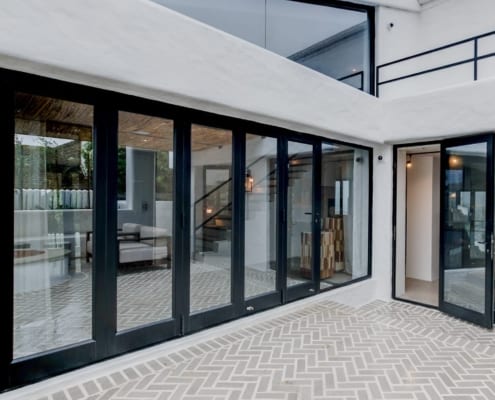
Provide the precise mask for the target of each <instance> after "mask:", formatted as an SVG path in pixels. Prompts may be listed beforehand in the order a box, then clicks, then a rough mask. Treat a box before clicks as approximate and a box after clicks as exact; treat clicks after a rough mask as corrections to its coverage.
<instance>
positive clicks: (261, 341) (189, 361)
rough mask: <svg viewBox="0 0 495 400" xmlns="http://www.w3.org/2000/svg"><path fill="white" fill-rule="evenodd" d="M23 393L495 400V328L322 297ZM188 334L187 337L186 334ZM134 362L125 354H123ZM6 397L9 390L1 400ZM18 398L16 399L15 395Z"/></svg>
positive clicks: (92, 398)
mask: <svg viewBox="0 0 495 400" xmlns="http://www.w3.org/2000/svg"><path fill="white" fill-rule="evenodd" d="M283 309H284V308H282V309H281V311H280V312H279V313H278V314H276V316H274V317H273V318H271V319H269V320H260V321H259V322H258V323H252V324H249V325H242V326H247V327H241V328H237V329H236V328H235V324H230V325H229V326H230V327H231V328H230V329H229V330H228V331H227V332H226V331H222V333H221V334H219V335H217V336H214V337H211V336H210V337H208V338H207V339H206V340H204V341H202V342H201V341H196V342H193V344H191V345H189V346H187V347H182V348H180V347H179V348H178V349H177V350H174V348H173V347H169V350H163V351H161V352H160V351H154V352H152V353H151V352H150V353H149V354H150V355H149V356H148V357H147V358H145V359H140V360H139V361H135V362H132V361H131V362H127V363H126V362H124V361H122V362H121V363H115V364H114V365H115V366H114V369H113V370H112V369H104V370H100V371H103V372H101V373H100V374H98V375H95V376H93V377H92V378H91V379H88V378H87V377H86V378H84V375H82V376H83V377H82V378H80V379H77V374H75V375H73V377H72V378H71V381H70V382H66V383H65V384H63V385H62V384H61V383H59V384H58V385H57V386H56V389H55V388H54V389H53V391H51V392H50V393H49V394H46V393H47V392H43V393H41V392H38V395H36V392H31V393H30V394H28V393H29V392H28V391H25V392H24V394H23V397H22V398H23V399H39V400H68V399H70V400H81V399H84V400H104V399H105V400H125V399H128V400H130V399H156V400H158V399H159V400H163V399H173V400H179V399H184V400H185V399H188V400H193V399H197V400H199V399H211V400H220V399H293V400H296V399H322V400H323V399H325V400H326V399H339V400H351V399H352V400H364V399H370V400H378V399H397V400H398V399H412V400H433V399H435V400H438V399H445V400H447V399H448V400H467V399H470V400H481V399H490V400H492V399H494V398H495V334H494V333H493V331H490V330H486V329H482V328H478V327H476V326H474V325H471V324H468V323H465V322H462V321H459V320H456V319H454V318H451V317H448V316H446V315H445V314H442V313H440V312H438V311H436V310H433V309H427V308H424V307H419V306H414V305H410V304H406V303H400V302H390V303H385V302H380V301H375V302H373V303H370V304H368V305H366V306H364V307H361V308H352V307H349V306H344V305H340V304H337V303H335V302H331V301H328V300H321V301H318V302H313V303H311V304H307V305H305V306H304V307H300V308H298V309H294V308H293V309H292V311H286V312H284V311H283ZM181 340H183V339H181ZM123 360H124V359H123ZM1 397H2V396H0V398H1ZM11 397H12V396H11Z"/></svg>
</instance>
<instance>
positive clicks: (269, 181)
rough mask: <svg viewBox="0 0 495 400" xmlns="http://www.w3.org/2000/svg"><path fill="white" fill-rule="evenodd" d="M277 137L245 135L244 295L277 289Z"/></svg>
mask: <svg viewBox="0 0 495 400" xmlns="http://www.w3.org/2000/svg"><path fill="white" fill-rule="evenodd" d="M277 176H278V169H277V139H275V138H270V137H266V136H258V135H251V134H247V135H246V181H245V192H246V193H245V222H244V224H245V252H244V253H245V256H244V258H245V271H244V274H245V289H244V293H245V298H246V299H248V298H252V297H256V296H260V295H263V294H267V293H273V292H275V291H276V290H277V270H278V264H277V201H278V195H277V190H278V179H277Z"/></svg>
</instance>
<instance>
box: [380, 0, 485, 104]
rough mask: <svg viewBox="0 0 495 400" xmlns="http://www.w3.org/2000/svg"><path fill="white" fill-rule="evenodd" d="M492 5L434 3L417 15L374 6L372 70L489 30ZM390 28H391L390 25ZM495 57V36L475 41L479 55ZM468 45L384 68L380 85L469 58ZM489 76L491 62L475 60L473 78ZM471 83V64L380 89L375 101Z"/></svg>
mask: <svg viewBox="0 0 495 400" xmlns="http://www.w3.org/2000/svg"><path fill="white" fill-rule="evenodd" d="M494 15H495V2H494V1H492V0H476V1H475V2H472V1H466V0H443V1H441V0H436V1H433V2H431V3H429V4H427V5H425V6H423V7H422V9H421V12H417V11H408V10H404V9H397V8H390V7H378V8H377V18H376V19H377V25H376V38H377V41H376V65H380V64H383V63H387V62H390V61H394V60H397V59H400V58H403V57H407V56H411V55H413V54H416V53H420V52H423V51H427V50H431V49H434V48H436V47H439V46H443V45H447V44H450V43H452V42H457V41H460V40H463V39H467V38H469V37H472V36H477V35H480V34H483V33H487V32H490V31H494V30H495V19H494V17H493V16H494ZM390 24H393V27H391V26H390ZM490 52H495V35H494V36H491V37H489V38H485V39H482V40H480V42H479V55H482V54H487V53H490ZM473 55H474V46H473V44H472V43H470V44H464V45H462V46H458V47H455V48H452V49H449V50H444V51H442V52H437V53H435V54H431V55H428V56H424V57H421V58H417V59H413V60H410V61H407V62H403V63H400V64H398V65H396V66H391V67H387V68H386V69H383V70H382V71H381V79H380V80H386V79H391V78H394V77H398V76H401V75H405V74H408V73H414V72H418V71H421V70H425V69H429V68H434V67H437V66H440V65H443V64H448V63H452V62H456V61H461V60H464V59H468V58H472V57H473ZM491 76H495V57H494V58H489V59H487V60H483V61H480V63H479V65H478V79H485V78H487V77H491ZM472 80H473V64H472V63H468V64H465V65H461V66H457V67H454V68H452V69H446V70H442V71H438V72H434V73H430V74H427V75H422V76H418V77H414V78H410V79H407V80H404V81H399V82H393V83H390V84H387V85H382V86H381V87H380V97H382V98H396V97H402V96H404V95H408V94H416V93H422V92H427V91H432V90H436V89H439V88H443V87H448V86H451V85H456V84H459V83H464V82H470V81H472Z"/></svg>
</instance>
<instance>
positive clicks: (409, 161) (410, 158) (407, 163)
mask: <svg viewBox="0 0 495 400" xmlns="http://www.w3.org/2000/svg"><path fill="white" fill-rule="evenodd" d="M406 167H407V168H411V167H412V156H411V155H410V154H408V155H407V160H406Z"/></svg>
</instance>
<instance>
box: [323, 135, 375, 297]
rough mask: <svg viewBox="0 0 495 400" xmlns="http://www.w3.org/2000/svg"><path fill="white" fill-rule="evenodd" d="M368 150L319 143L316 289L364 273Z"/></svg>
mask: <svg viewBox="0 0 495 400" xmlns="http://www.w3.org/2000/svg"><path fill="white" fill-rule="evenodd" d="M368 166H369V152H368V150H364V149H358V148H353V147H351V146H345V145H341V144H329V143H323V144H322V165H321V235H320V254H321V259H320V279H321V281H320V289H321V290H324V289H328V288H333V287H336V286H339V285H342V284H345V283H347V282H350V281H352V280H355V279H359V278H362V277H364V276H366V275H367V274H368V242H369V241H368V229H367V228H368V211H369V203H368V199H369V189H368V186H369V167H368Z"/></svg>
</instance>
